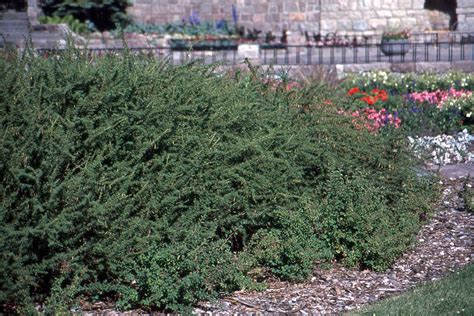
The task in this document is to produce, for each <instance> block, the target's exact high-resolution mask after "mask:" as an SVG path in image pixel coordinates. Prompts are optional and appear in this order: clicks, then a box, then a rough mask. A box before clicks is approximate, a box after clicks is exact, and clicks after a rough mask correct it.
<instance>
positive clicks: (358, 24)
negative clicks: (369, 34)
mask: <svg viewBox="0 0 474 316" xmlns="http://www.w3.org/2000/svg"><path fill="white" fill-rule="evenodd" d="M368 27H369V26H368V24H367V21H366V20H356V21H352V28H353V29H354V31H365V30H367V28H368Z"/></svg>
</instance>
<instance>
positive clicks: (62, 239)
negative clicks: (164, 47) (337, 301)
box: [0, 49, 432, 312]
mask: <svg viewBox="0 0 474 316" xmlns="http://www.w3.org/2000/svg"><path fill="white" fill-rule="evenodd" d="M0 70H1V73H2V74H4V75H3V76H2V77H1V78H0V87H1V88H0V111H1V115H0V124H1V126H2V128H1V131H0V133H1V140H2V145H1V147H0V148H1V154H0V179H1V187H0V189H1V191H0V194H1V196H2V203H1V209H0V217H1V224H0V250H1V251H0V302H1V303H2V304H7V303H8V304H15V305H16V306H21V307H22V308H23V309H22V311H23V312H26V311H27V308H28V306H32V303H33V302H37V301H40V302H45V303H46V306H47V308H48V309H49V310H50V311H59V310H61V309H63V308H66V307H68V306H73V305H75V304H78V301H79V300H89V301H94V300H99V299H102V300H104V299H112V300H114V301H115V302H117V305H118V307H119V308H121V309H127V308H131V307H135V306H141V307H143V308H157V309H162V310H163V309H164V310H173V311H186V308H189V306H190V305H191V304H193V303H195V302H196V301H197V300H204V299H211V298H213V297H216V296H218V295H219V294H221V293H225V292H229V291H232V290H235V289H238V288H250V287H254V286H256V285H255V284H254V283H253V281H252V279H251V277H253V278H254V279H259V278H260V277H261V275H259V273H255V271H259V269H260V271H269V272H271V273H273V274H274V275H276V276H279V277H281V278H283V279H288V280H298V279H302V278H304V277H306V276H307V275H308V274H309V273H310V272H311V268H312V265H313V262H314V260H324V259H332V258H338V259H342V260H344V261H345V262H346V263H347V264H351V265H363V266H366V267H369V268H374V269H383V268H385V267H387V266H388V265H389V264H390V263H391V262H392V261H393V259H394V258H395V257H396V256H397V255H399V254H400V253H401V252H402V251H403V250H404V249H405V248H406V247H407V246H408V245H409V244H410V241H411V240H412V237H413V236H414V234H415V232H416V230H417V228H418V227H419V225H420V223H421V218H422V217H423V216H422V215H424V214H425V213H426V212H427V211H428V210H429V207H430V198H431V197H432V195H431V193H430V192H431V190H430V183H429V182H428V181H427V180H425V179H418V178H416V177H415V175H414V172H413V169H412V164H411V162H410V161H411V160H410V157H409V155H408V153H407V151H406V149H405V140H404V138H402V137H401V135H400V134H399V132H398V131H395V130H390V129H389V130H387V131H386V132H385V133H383V134H374V133H368V132H366V131H364V130H356V129H354V128H353V125H352V124H351V123H350V119H348V118H346V117H344V116H342V115H339V114H337V112H336V111H335V110H333V109H332V108H330V107H328V108H325V107H319V108H318V107H317V106H315V104H317V101H318V100H320V99H321V96H320V93H321V92H320V91H322V89H321V87H319V88H318V89H312V88H311V87H306V88H305V89H303V91H302V92H299V91H286V90H285V89H283V88H282V87H276V88H275V87H274V86H269V85H266V84H264V83H262V81H261V80H260V77H259V74H258V72H257V71H256V70H254V69H253V70H252V71H251V72H249V73H248V74H243V73H240V72H237V73H235V74H234V75H233V76H232V77H229V76H216V75H215V74H214V72H213V68H212V67H207V66H202V65H199V64H197V63H195V62H194V63H190V64H185V65H181V66H171V65H169V64H167V63H164V62H158V61H155V60H152V59H148V58H146V57H144V56H139V57H136V56H133V55H131V54H130V53H128V52H126V53H125V54H120V55H111V56H103V57H100V58H94V59H92V60H90V59H89V58H88V57H86V54H85V53H84V52H81V51H79V50H75V49H69V50H67V51H65V52H62V53H59V55H58V56H52V57H51V58H47V59H44V58H41V57H37V56H35V54H34V53H33V52H31V51H27V52H26V53H25V55H24V56H22V57H18V58H15V57H11V56H10V59H1V60H0ZM326 93H327V92H326ZM2 306H3V307H4V308H5V306H6V305H2Z"/></svg>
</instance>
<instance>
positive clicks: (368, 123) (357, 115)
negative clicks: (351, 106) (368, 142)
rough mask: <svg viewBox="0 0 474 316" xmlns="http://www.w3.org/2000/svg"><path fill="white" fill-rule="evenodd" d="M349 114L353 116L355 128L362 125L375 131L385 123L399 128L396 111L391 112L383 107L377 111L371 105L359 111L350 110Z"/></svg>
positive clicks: (359, 127)
mask: <svg viewBox="0 0 474 316" xmlns="http://www.w3.org/2000/svg"><path fill="white" fill-rule="evenodd" d="M351 115H352V116H353V117H354V120H352V123H353V124H354V126H355V127H356V128H357V129H361V128H362V127H364V128H366V129H367V130H368V131H370V132H376V131H378V130H379V129H380V128H382V127H384V126H386V125H392V126H394V127H395V128H399V127H400V123H401V120H400V118H398V113H397V111H395V112H394V113H393V114H392V113H389V112H388V111H387V110H386V109H385V108H383V109H381V110H379V111H377V110H376V109H374V108H371V107H369V108H364V109H362V110H360V111H359V110H356V111H354V112H352V113H351Z"/></svg>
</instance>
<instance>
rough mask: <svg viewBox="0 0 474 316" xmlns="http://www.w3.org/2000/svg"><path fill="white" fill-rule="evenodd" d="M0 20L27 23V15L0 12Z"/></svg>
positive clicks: (24, 13)
mask: <svg viewBox="0 0 474 316" xmlns="http://www.w3.org/2000/svg"><path fill="white" fill-rule="evenodd" d="M0 20H25V21H28V14H27V13H26V12H16V11H4V12H0Z"/></svg>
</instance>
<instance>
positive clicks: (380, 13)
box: [376, 10, 393, 18]
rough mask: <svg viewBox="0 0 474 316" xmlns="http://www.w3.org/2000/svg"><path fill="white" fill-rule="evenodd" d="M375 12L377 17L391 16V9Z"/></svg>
mask: <svg viewBox="0 0 474 316" xmlns="http://www.w3.org/2000/svg"><path fill="white" fill-rule="evenodd" d="M376 14H377V17H379V18H391V17H392V16H393V13H392V11H391V10H376Z"/></svg>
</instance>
